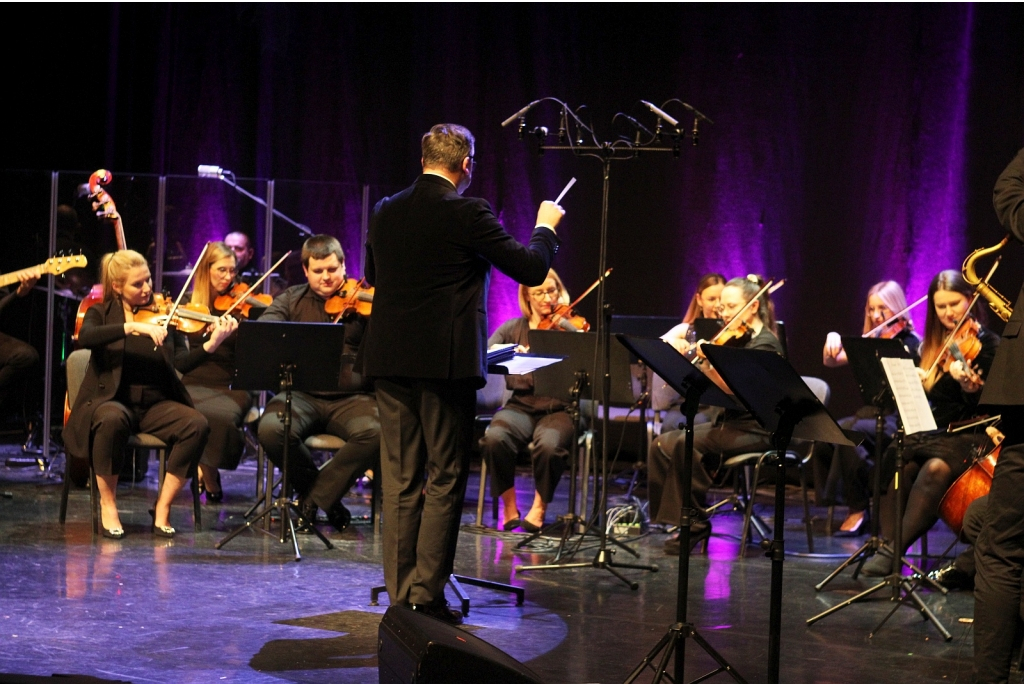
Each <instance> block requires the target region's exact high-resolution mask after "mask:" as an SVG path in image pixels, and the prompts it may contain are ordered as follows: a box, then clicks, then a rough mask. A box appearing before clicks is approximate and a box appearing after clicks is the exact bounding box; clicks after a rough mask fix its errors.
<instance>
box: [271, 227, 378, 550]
mask: <svg viewBox="0 0 1024 685" xmlns="http://www.w3.org/2000/svg"><path fill="white" fill-rule="evenodd" d="M302 271H303V273H305V275H306V281H307V282H306V283H304V284H302V285H295V286H292V287H290V288H288V289H287V290H285V291H284V292H283V293H281V294H280V295H278V296H277V297H276V298H275V299H274V302H273V303H272V304H271V305H270V306H269V307H267V310H266V311H265V312H264V313H263V315H262V316H261V317H260V320H261V321H301V322H307V323H329V322H332V321H334V316H333V315H332V314H330V313H328V312H327V311H326V309H325V307H326V304H327V301H328V300H329V299H330V298H331V297H332V296H334V295H335V294H336V293H337V292H338V290H339V289H340V288H341V287H342V285H343V284H344V282H345V253H344V252H343V251H342V249H341V243H339V242H338V240H337V238H334V237H333V236H329V235H315V236H313V237H312V238H309V239H308V240H306V242H305V243H304V244H303V245H302ZM365 323H366V322H365V319H363V318H362V317H361V316H358V315H356V316H354V317H351V318H350V319H349V320H347V321H346V323H345V324H344V326H345V347H344V349H343V350H338V353H339V354H341V355H342V368H343V371H342V379H341V381H340V383H339V387H338V391H337V392H313V393H305V392H292V426H291V435H290V436H289V443H288V471H289V472H288V478H289V480H291V482H292V484H293V485H294V486H295V491H296V492H297V493H298V495H299V508H300V509H301V511H302V512H303V518H304V519H305V520H306V521H307V522H313V521H314V520H315V518H316V513H317V509H318V508H319V509H323V510H324V511H325V512H326V513H327V520H328V521H329V522H330V524H331V525H332V526H333V527H334V528H335V530H339V531H340V530H344V529H345V528H346V527H347V526H348V524H349V522H350V520H351V518H352V517H351V514H350V513H349V511H348V509H347V508H346V507H345V505H344V504H342V502H341V498H342V496H343V495H344V494H345V493H346V492H347V491H348V489H349V488H351V487H352V485H353V484H354V483H355V481H356V479H357V478H358V477H359V476H360V474H362V473H364V472H365V471H366V470H367V469H371V468H376V464H377V462H378V461H379V459H380V418H379V415H378V413H377V402H376V400H375V399H374V397H373V393H372V391H371V389H370V387H369V384H367V383H365V382H364V381H363V376H362V374H360V373H359V372H358V371H356V370H354V369H353V364H354V362H355V358H356V355H357V354H358V353H359V348H360V346H361V345H362V340H363V329H364V327H365ZM283 411H284V395H283V394H279V395H276V396H275V397H274V398H273V399H272V400H271V401H270V402H269V403H267V408H266V410H265V411H264V412H263V419H262V420H261V421H260V426H259V433H258V434H259V441H260V444H261V445H263V449H265V450H266V452H267V456H268V457H270V460H271V461H272V462H274V463H275V464H277V465H278V466H280V465H281V458H282V456H283V454H284V424H283V421H282V419H281V418H280V416H278V413H279V412H283ZM316 433H329V434H331V435H336V436H337V437H339V438H341V439H342V440H344V441H345V446H344V447H342V448H341V449H340V450H338V451H337V452H336V453H335V455H334V457H333V458H332V459H331V460H330V461H329V462H327V464H325V465H324V467H323V468H322V469H319V470H318V469H317V465H316V462H314V461H313V457H312V455H311V454H310V452H309V449H308V448H307V447H306V446H305V444H304V443H303V441H304V440H305V439H306V438H308V437H309V436H310V435H314V434H316Z"/></svg>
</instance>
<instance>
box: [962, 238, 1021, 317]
mask: <svg viewBox="0 0 1024 685" xmlns="http://www.w3.org/2000/svg"><path fill="white" fill-rule="evenodd" d="M1009 241H1010V237H1009V236H1007V237H1005V238H1003V239H1002V240H1001V241H1000V242H999V243H998V244H997V245H993V246H992V247H982V248H979V249H977V250H975V251H974V252H972V253H971V254H969V255H967V259H965V260H964V266H963V269H961V272H962V273H963V276H964V280H965V281H967V283H968V284H969V285H971V286H972V287H973V288H974V290H975V291H977V293H978V294H979V295H981V296H982V297H984V298H985V300H987V301H988V306H989V307H991V308H992V311H994V312H995V313H996V315H997V316H998V317H999V318H1000V319H1002V320H1003V321H1008V320H1009V319H1010V315H1011V314H1013V306H1012V305H1011V304H1010V301H1009V300H1007V299H1006V298H1005V297H1004V296H1003V294H1002V293H1000V292H999V291H998V290H996V289H995V288H993V287H992V286H991V285H989V284H988V280H987V279H981V278H978V274H977V273H975V270H974V265H975V263H976V262H977V261H978V260H979V259H981V258H982V257H986V256H988V255H990V254H993V253H995V252H998V251H999V250H1001V249H1003V248H1004V247H1006V243H1008V242H1009Z"/></svg>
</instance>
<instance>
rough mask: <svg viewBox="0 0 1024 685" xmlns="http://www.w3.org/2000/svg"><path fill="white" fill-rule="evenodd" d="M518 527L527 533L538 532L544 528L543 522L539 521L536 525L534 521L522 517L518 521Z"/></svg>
mask: <svg viewBox="0 0 1024 685" xmlns="http://www.w3.org/2000/svg"><path fill="white" fill-rule="evenodd" d="M519 527H520V528H522V529H523V530H525V531H526V532H527V533H539V532H540V531H541V530H542V529H543V528H544V524H543V523H541V524H540V525H539V526H538V525H537V524H536V523H531V522H530V521H529V520H527V519H523V520H522V521H521V522H520V523H519Z"/></svg>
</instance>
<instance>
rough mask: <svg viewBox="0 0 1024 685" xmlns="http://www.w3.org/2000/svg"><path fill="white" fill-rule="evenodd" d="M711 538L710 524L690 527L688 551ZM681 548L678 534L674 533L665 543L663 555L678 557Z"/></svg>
mask: <svg viewBox="0 0 1024 685" xmlns="http://www.w3.org/2000/svg"><path fill="white" fill-rule="evenodd" d="M710 537H711V522H710V521H708V522H701V523H698V524H696V525H694V526H691V527H690V549H691V550H692V549H693V548H694V547H696V546H697V545H699V544H700V543H702V542H704V541H705V540H707V539H708V538H710ZM681 550H682V546H681V545H680V544H679V534H678V533H676V534H675V535H673V536H672V537H670V538H669V539H668V540H666V541H665V554H666V555H668V556H670V557H678V556H679V553H680V551H681Z"/></svg>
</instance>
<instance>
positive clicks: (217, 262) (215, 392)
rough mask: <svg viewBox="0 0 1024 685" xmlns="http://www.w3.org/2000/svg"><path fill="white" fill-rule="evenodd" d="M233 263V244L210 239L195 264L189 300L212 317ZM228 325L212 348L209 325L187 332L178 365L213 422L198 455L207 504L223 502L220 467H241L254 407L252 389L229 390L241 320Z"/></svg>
mask: <svg viewBox="0 0 1024 685" xmlns="http://www.w3.org/2000/svg"><path fill="white" fill-rule="evenodd" d="M235 264H236V257H235V253H234V251H233V250H232V248H231V247H229V246H228V245H227V244H225V243H222V242H215V243H209V244H208V245H207V247H206V252H205V253H204V254H203V257H202V259H200V260H199V264H198V265H197V266H196V270H195V287H194V288H193V290H192V295H191V298H190V299H191V303H192V304H193V305H196V306H198V307H201V308H205V309H207V310H208V311H210V312H211V314H213V315H214V316H220V315H221V314H223V313H224V311H223V310H221V309H218V308H217V307H216V305H215V304H214V303H215V302H217V300H218V298H219V297H220V296H222V295H224V294H225V293H227V292H228V291H230V290H231V287H232V286H233V285H234V284H235V280H236V273H235ZM232 299H233V298H232ZM227 306H230V305H227ZM227 325H229V326H231V331H230V333H229V334H228V335H227V336H226V337H225V339H224V340H223V341H222V342H221V343H220V345H218V346H216V347H214V348H213V349H212V350H210V349H208V348H210V347H211V345H210V329H209V327H206V326H204V327H203V328H202V329H200V330H198V331H196V332H194V333H189V334H188V342H189V347H190V348H191V350H192V351H193V352H194V354H190V355H189V357H188V358H187V360H186V363H184V364H180V365H178V371H180V372H182V373H183V374H184V376H183V377H182V379H181V380H182V382H183V383H184V384H185V388H186V389H187V390H188V393H189V395H190V396H191V397H192V401H193V402H194V403H195V408H196V410H197V411H199V413H201V414H202V415H203V416H205V417H206V420H207V421H208V422H209V423H210V439H209V440H208V441H207V443H206V449H204V450H203V456H202V458H201V459H200V460H199V478H200V489H201V490H203V491H205V493H206V501H207V503H216V502H220V501H221V500H222V499H223V497H224V491H223V489H222V488H221V483H220V471H219V469H228V470H232V469H235V468H237V467H238V462H239V460H241V458H242V451H243V449H244V448H245V437H244V435H243V433H242V421H243V420H244V418H245V415H246V413H247V412H248V411H249V408H250V407H252V395H251V394H250V393H249V392H247V391H245V390H232V389H231V381H232V380H233V379H234V374H235V341H236V339H237V336H236V335H234V334H233V333H234V330H235V329H236V328H237V323H236V322H235V320H234V319H230V321H229V322H227Z"/></svg>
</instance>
